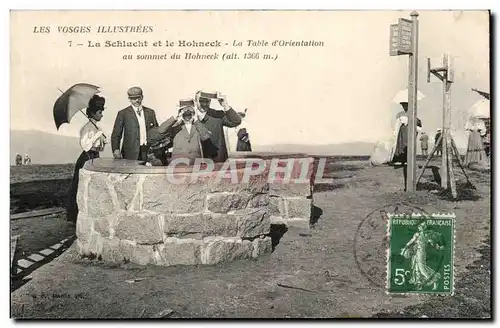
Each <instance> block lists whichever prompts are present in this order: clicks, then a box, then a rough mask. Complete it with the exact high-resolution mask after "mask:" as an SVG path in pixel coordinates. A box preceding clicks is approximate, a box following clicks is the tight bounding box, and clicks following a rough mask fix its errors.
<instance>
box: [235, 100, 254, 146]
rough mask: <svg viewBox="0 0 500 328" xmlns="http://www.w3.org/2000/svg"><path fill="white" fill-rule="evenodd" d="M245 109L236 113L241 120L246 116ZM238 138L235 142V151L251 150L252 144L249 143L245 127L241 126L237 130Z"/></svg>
mask: <svg viewBox="0 0 500 328" xmlns="http://www.w3.org/2000/svg"><path fill="white" fill-rule="evenodd" d="M246 112H247V110H246V109H245V112H243V113H242V112H239V113H238V114H239V115H240V117H241V121H242V122H243V121H244V119H245V117H246ZM237 136H238V140H237V143H236V151H252V144H251V143H250V136H249V135H248V132H247V129H246V128H245V127H242V128H240V129H239V130H238V132H237Z"/></svg>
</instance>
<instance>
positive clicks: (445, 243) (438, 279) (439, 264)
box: [387, 214, 455, 295]
mask: <svg viewBox="0 0 500 328" xmlns="http://www.w3.org/2000/svg"><path fill="white" fill-rule="evenodd" d="M387 216H388V219H389V222H388V225H387V236H388V239H389V248H388V250H387V292H388V293H392V294H406V293H426V294H442V295H453V292H454V290H453V289H454V288H453V287H454V276H453V272H454V270H453V268H454V261H453V255H454V247H455V245H454V243H455V215H454V214H432V215H421V214H411V215H408V214H388V215H387Z"/></svg>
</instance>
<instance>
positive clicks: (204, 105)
mask: <svg viewBox="0 0 500 328" xmlns="http://www.w3.org/2000/svg"><path fill="white" fill-rule="evenodd" d="M211 99H217V100H218V101H219V103H220V104H221V106H222V108H223V110H215V109H212V108H210V101H211ZM195 106H196V115H197V117H198V119H199V121H200V122H201V123H202V124H203V125H204V126H205V127H206V128H207V129H208V131H210V133H211V137H210V139H209V140H207V141H204V142H202V147H203V154H204V156H205V157H207V158H211V159H212V160H213V161H214V162H225V161H226V160H227V158H228V151H227V145H226V139H225V134H224V127H229V128H234V127H237V126H238V125H240V124H241V117H240V116H239V115H238V113H236V111H235V110H234V109H233V108H232V107H231V106H229V104H228V102H227V100H226V97H225V96H222V95H220V94H218V93H217V92H203V91H198V92H197V93H196V96H195Z"/></svg>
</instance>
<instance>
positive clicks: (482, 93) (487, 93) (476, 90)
mask: <svg viewBox="0 0 500 328" xmlns="http://www.w3.org/2000/svg"><path fill="white" fill-rule="evenodd" d="M471 90H472V91H475V92H477V93H479V94H480V95H481V96H483V97H484V98H486V99H488V100H490V94H489V92H485V91H481V90H478V89H476V88H472V89H471Z"/></svg>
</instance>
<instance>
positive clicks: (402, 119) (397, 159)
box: [390, 102, 422, 191]
mask: <svg viewBox="0 0 500 328" xmlns="http://www.w3.org/2000/svg"><path fill="white" fill-rule="evenodd" d="M400 104H401V106H402V107H403V110H404V112H400V113H398V115H397V117H396V119H397V120H396V126H395V129H394V131H395V133H397V137H396V138H395V144H394V145H393V147H392V150H391V161H390V162H391V164H392V165H394V168H401V167H403V178H404V183H405V187H404V191H406V180H407V173H408V170H407V164H408V103H407V102H401V103H400ZM421 127H422V121H420V119H419V118H417V131H416V132H415V138H417V134H418V131H419V130H420V129H421Z"/></svg>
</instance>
